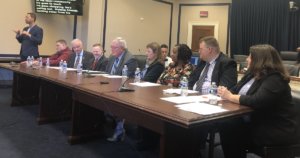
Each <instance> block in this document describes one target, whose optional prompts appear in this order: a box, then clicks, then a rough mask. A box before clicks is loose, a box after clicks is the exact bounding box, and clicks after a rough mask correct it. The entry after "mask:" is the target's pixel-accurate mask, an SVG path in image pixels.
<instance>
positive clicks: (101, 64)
mask: <svg viewBox="0 0 300 158" xmlns="http://www.w3.org/2000/svg"><path fill="white" fill-rule="evenodd" d="M95 60H96V59H95ZM94 62H95V61H94ZM94 62H93V63H94ZM107 64H108V59H107V58H106V57H105V55H104V54H103V55H102V57H100V59H99V60H98V61H97V63H96V65H95V67H94V68H93V64H92V65H91V69H92V70H95V71H105V70H106V66H107Z"/></svg>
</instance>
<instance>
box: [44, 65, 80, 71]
mask: <svg viewBox="0 0 300 158" xmlns="http://www.w3.org/2000/svg"><path fill="white" fill-rule="evenodd" d="M48 68H49V69H56V70H60V67H58V66H50V67H48ZM67 71H77V69H74V68H67Z"/></svg>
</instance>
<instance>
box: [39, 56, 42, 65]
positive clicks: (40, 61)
mask: <svg viewBox="0 0 300 158" xmlns="http://www.w3.org/2000/svg"><path fill="white" fill-rule="evenodd" d="M39 66H40V67H43V57H40V58H39Z"/></svg>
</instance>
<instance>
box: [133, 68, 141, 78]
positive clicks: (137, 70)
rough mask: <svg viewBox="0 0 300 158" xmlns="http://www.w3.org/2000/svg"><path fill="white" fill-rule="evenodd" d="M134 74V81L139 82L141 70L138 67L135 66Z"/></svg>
mask: <svg viewBox="0 0 300 158" xmlns="http://www.w3.org/2000/svg"><path fill="white" fill-rule="evenodd" d="M134 74H135V77H134V82H141V71H140V68H138V67H137V68H136V70H135V73H134Z"/></svg>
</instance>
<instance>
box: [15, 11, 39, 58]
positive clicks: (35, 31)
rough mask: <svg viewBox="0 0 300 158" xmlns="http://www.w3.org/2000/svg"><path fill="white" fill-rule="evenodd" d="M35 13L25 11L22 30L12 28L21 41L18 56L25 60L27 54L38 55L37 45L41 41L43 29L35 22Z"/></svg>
mask: <svg viewBox="0 0 300 158" xmlns="http://www.w3.org/2000/svg"><path fill="white" fill-rule="evenodd" d="M35 21H36V14H34V13H27V14H26V16H25V23H26V24H28V26H26V27H24V28H23V30H22V31H21V30H14V32H15V33H16V38H17V40H18V41H19V43H21V50H20V57H21V61H25V60H26V59H27V57H28V56H33V57H35V58H37V57H39V50H38V45H41V44H42V41H43V29H42V28H41V27H39V26H37V25H36V24H35Z"/></svg>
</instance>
